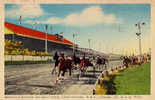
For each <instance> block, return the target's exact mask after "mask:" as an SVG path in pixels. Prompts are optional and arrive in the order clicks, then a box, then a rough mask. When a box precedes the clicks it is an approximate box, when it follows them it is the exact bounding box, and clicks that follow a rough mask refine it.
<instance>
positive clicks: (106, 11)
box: [5, 4, 151, 55]
mask: <svg viewBox="0 0 155 100" xmlns="http://www.w3.org/2000/svg"><path fill="white" fill-rule="evenodd" d="M20 16H22V19H21V25H22V26H24V27H28V28H32V29H35V30H39V31H42V32H47V31H46V30H45V25H48V26H49V27H48V29H49V30H48V33H49V34H55V33H60V32H63V36H64V37H65V38H67V39H68V40H70V41H73V34H76V35H75V41H76V43H77V44H78V45H79V47H82V48H88V47H89V43H88V39H90V48H91V49H94V50H97V51H101V52H104V53H117V54H128V55H129V54H133V53H134V54H138V53H139V43H138V42H139V41H138V38H137V36H136V32H138V28H137V27H136V26H135V24H137V23H138V22H139V23H143V22H144V23H145V25H141V31H142V35H141V37H142V53H146V52H148V51H149V48H150V47H151V32H150V4H41V5H38V4H33V5H28V4H27V5H26V4H25V5H15V4H6V5H5V21H7V22H11V23H14V24H17V25H19V21H18V19H19V17H20ZM34 23H37V24H36V26H34ZM51 27H52V28H51Z"/></svg>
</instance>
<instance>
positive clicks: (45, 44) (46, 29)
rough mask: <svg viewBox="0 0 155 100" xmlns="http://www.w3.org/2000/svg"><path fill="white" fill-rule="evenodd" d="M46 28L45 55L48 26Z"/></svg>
mask: <svg viewBox="0 0 155 100" xmlns="http://www.w3.org/2000/svg"><path fill="white" fill-rule="evenodd" d="M45 27H46V33H45V34H46V39H45V52H46V53H47V33H48V25H46V26H45Z"/></svg>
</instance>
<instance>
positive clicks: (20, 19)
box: [18, 16, 22, 24]
mask: <svg viewBox="0 0 155 100" xmlns="http://www.w3.org/2000/svg"><path fill="white" fill-rule="evenodd" d="M18 21H19V24H21V21H22V16H19V19H18Z"/></svg>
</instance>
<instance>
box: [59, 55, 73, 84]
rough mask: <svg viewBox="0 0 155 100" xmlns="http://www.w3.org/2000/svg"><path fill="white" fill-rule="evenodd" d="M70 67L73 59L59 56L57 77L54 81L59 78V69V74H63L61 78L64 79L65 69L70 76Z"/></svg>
mask: <svg viewBox="0 0 155 100" xmlns="http://www.w3.org/2000/svg"><path fill="white" fill-rule="evenodd" d="M72 68H73V60H71V59H63V58H60V59H59V64H58V78H57V80H56V83H57V82H58V80H59V77H60V74H61V71H62V74H61V75H62V76H63V78H62V80H63V79H64V76H65V72H66V71H67V70H69V76H70V77H71V75H72Z"/></svg>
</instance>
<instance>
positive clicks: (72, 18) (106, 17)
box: [43, 6, 118, 26]
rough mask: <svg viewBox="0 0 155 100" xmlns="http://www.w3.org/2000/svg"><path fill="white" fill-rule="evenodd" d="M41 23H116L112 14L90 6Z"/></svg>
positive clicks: (86, 24)
mask: <svg viewBox="0 0 155 100" xmlns="http://www.w3.org/2000/svg"><path fill="white" fill-rule="evenodd" d="M43 23H49V24H64V25H69V26H90V25H96V24H100V23H105V24H113V23H118V21H117V20H116V17H115V15H114V14H105V13H104V11H103V10H102V8H101V7H99V6H91V7H88V8H86V9H84V10H83V11H81V12H79V13H71V14H69V15H68V16H66V17H65V18H59V17H54V18H53V17H52V18H49V19H48V20H47V21H43Z"/></svg>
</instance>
